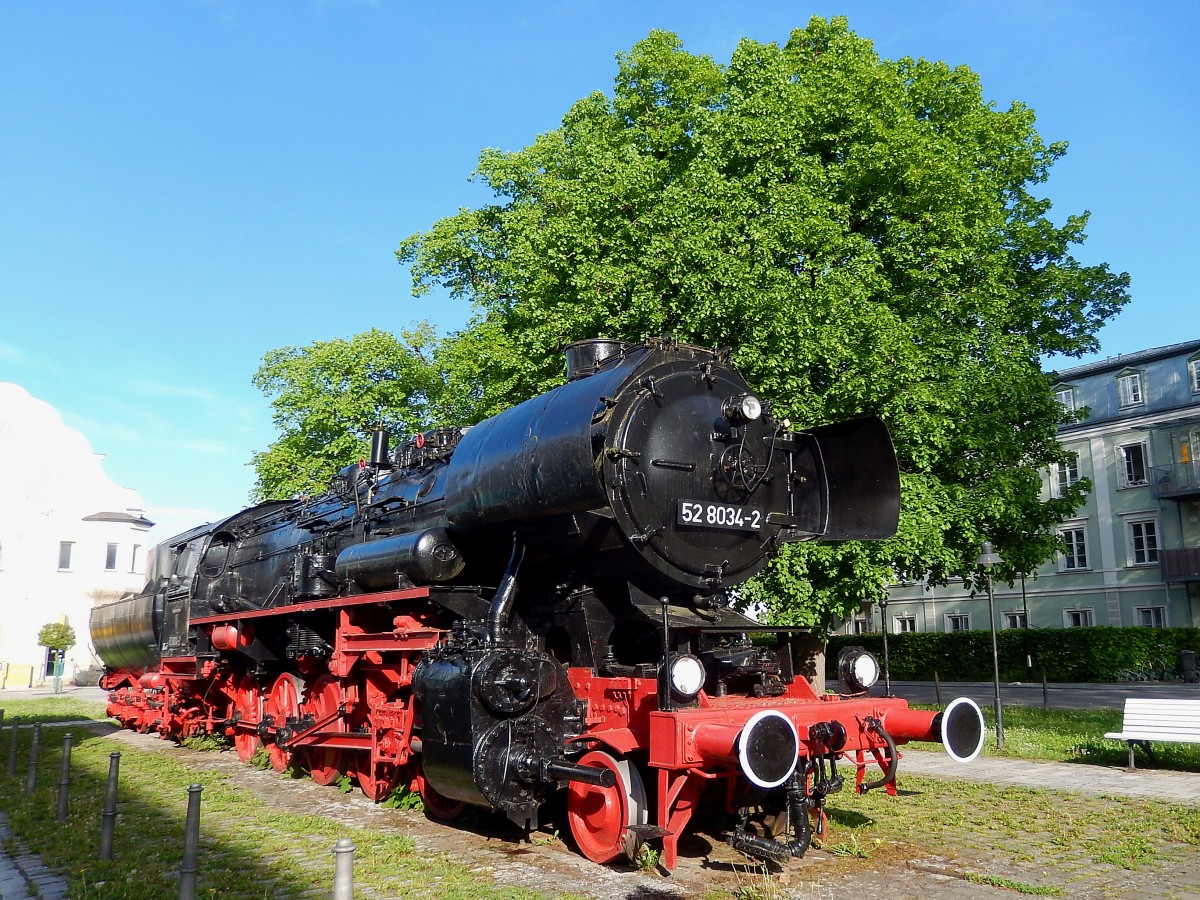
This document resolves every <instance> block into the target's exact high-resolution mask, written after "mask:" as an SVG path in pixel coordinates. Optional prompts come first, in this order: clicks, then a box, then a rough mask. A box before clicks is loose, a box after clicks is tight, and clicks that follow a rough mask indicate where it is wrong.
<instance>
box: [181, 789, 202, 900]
mask: <svg viewBox="0 0 1200 900" xmlns="http://www.w3.org/2000/svg"><path fill="white" fill-rule="evenodd" d="M203 790H204V785H201V784H190V785H188V804H187V818H186V819H185V820H184V825H183V862H182V863H181V864H180V866H179V900H195V897H196V871H197V869H198V868H199V866H198V865H197V862H196V860H197V858H198V857H199V855H200V792H201V791H203Z"/></svg>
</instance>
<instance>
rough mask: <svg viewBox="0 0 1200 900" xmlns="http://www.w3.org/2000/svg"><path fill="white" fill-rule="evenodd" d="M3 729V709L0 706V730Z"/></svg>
mask: <svg viewBox="0 0 1200 900" xmlns="http://www.w3.org/2000/svg"><path fill="white" fill-rule="evenodd" d="M3 727H4V707H2V706H0V728H3Z"/></svg>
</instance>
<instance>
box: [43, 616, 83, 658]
mask: <svg viewBox="0 0 1200 900" xmlns="http://www.w3.org/2000/svg"><path fill="white" fill-rule="evenodd" d="M38 646H39V647H45V648H46V649H47V650H58V651H59V652H65V651H67V650H70V649H71V648H72V647H74V646H75V629H74V628H72V627H71V626H70V625H67V624H66V623H64V622H48V623H47V624H45V625H43V626H42V630H41V631H39V632H38Z"/></svg>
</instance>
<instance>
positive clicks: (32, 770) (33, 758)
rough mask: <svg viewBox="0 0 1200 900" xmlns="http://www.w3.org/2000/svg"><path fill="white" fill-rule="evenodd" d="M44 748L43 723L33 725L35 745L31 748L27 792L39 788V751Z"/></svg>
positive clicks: (26, 782)
mask: <svg viewBox="0 0 1200 900" xmlns="http://www.w3.org/2000/svg"><path fill="white" fill-rule="evenodd" d="M41 749H42V723H41V722H39V723H38V724H36V725H34V726H33V745H32V746H31V747H30V748H29V774H28V775H26V776H25V793H26V794H27V795H28V794H32V793H33V792H34V791H35V790H37V770H38V751H39V750H41Z"/></svg>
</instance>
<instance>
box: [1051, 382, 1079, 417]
mask: <svg viewBox="0 0 1200 900" xmlns="http://www.w3.org/2000/svg"><path fill="white" fill-rule="evenodd" d="M1054 399H1055V400H1057V401H1058V402H1059V405H1060V406H1062V408H1063V409H1065V410H1066V411H1067V412H1075V388H1073V387H1071V386H1070V385H1069V384H1059V385H1055V387H1054Z"/></svg>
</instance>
